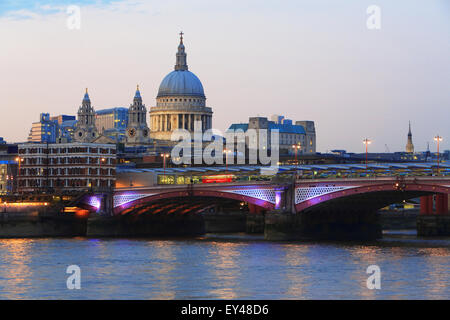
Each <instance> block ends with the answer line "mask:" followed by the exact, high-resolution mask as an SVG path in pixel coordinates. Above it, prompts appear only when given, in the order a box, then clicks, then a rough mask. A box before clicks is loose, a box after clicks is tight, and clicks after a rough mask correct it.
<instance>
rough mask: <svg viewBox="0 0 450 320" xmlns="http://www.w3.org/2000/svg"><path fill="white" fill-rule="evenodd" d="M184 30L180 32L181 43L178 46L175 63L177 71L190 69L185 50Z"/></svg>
mask: <svg viewBox="0 0 450 320" xmlns="http://www.w3.org/2000/svg"><path fill="white" fill-rule="evenodd" d="M183 35H184V33H183V31H181V32H180V45H179V46H178V52H177V62H176V64H175V70H176V71H186V70H188V65H187V59H186V52H184V44H183Z"/></svg>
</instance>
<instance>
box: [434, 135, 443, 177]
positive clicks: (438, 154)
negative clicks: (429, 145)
mask: <svg viewBox="0 0 450 320" xmlns="http://www.w3.org/2000/svg"><path fill="white" fill-rule="evenodd" d="M434 141H436V142H437V175H439V162H441V161H440V153H439V142H441V141H442V137H441V136H439V135H437V136H436V137H434Z"/></svg>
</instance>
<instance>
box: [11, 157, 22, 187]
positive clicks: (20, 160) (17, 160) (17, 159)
mask: <svg viewBox="0 0 450 320" xmlns="http://www.w3.org/2000/svg"><path fill="white" fill-rule="evenodd" d="M15 160H16V162H17V163H18V164H19V167H18V169H17V179H16V180H17V189H19V177H20V164H21V163H22V161H23V159H22V158H21V157H17V158H16V159H15ZM13 183H14V182H13Z"/></svg>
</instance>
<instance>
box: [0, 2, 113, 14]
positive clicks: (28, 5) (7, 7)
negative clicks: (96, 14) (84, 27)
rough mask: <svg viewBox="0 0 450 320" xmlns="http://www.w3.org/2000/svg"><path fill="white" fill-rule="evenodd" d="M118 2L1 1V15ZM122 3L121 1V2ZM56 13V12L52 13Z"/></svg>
mask: <svg viewBox="0 0 450 320" xmlns="http://www.w3.org/2000/svg"><path fill="white" fill-rule="evenodd" d="M113 1H117V0H95V1H94V0H52V1H48V0H33V1H30V0H2V1H0V15H3V14H6V13H9V12H11V11H17V10H30V11H33V12H41V13H45V12H49V10H46V9H43V8H42V7H45V6H52V7H57V6H68V5H80V6H82V5H91V4H97V5H105V4H108V3H111V2H113ZM119 1H120V0H119ZM51 12H54V11H51Z"/></svg>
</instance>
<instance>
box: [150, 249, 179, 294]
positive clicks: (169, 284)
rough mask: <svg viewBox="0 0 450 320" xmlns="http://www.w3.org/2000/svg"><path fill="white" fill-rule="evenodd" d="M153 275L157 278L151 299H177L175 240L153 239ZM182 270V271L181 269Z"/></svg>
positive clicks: (151, 261)
mask: <svg viewBox="0 0 450 320" xmlns="http://www.w3.org/2000/svg"><path fill="white" fill-rule="evenodd" d="M149 245H150V246H151V247H152V249H153V250H152V257H151V260H150V263H151V268H150V269H149V270H151V271H150V273H151V275H152V276H153V277H155V279H156V280H157V281H156V283H155V284H154V285H153V288H152V289H153V290H152V292H151V293H150V296H149V299H160V300H161V299H175V294H176V293H175V290H174V287H173V282H174V281H176V280H174V279H173V278H174V275H175V274H176V273H174V272H173V271H174V269H175V266H176V264H177V258H176V254H175V243H174V242H173V241H152V242H151V243H150V244H149ZM181 272H182V271H181Z"/></svg>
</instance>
